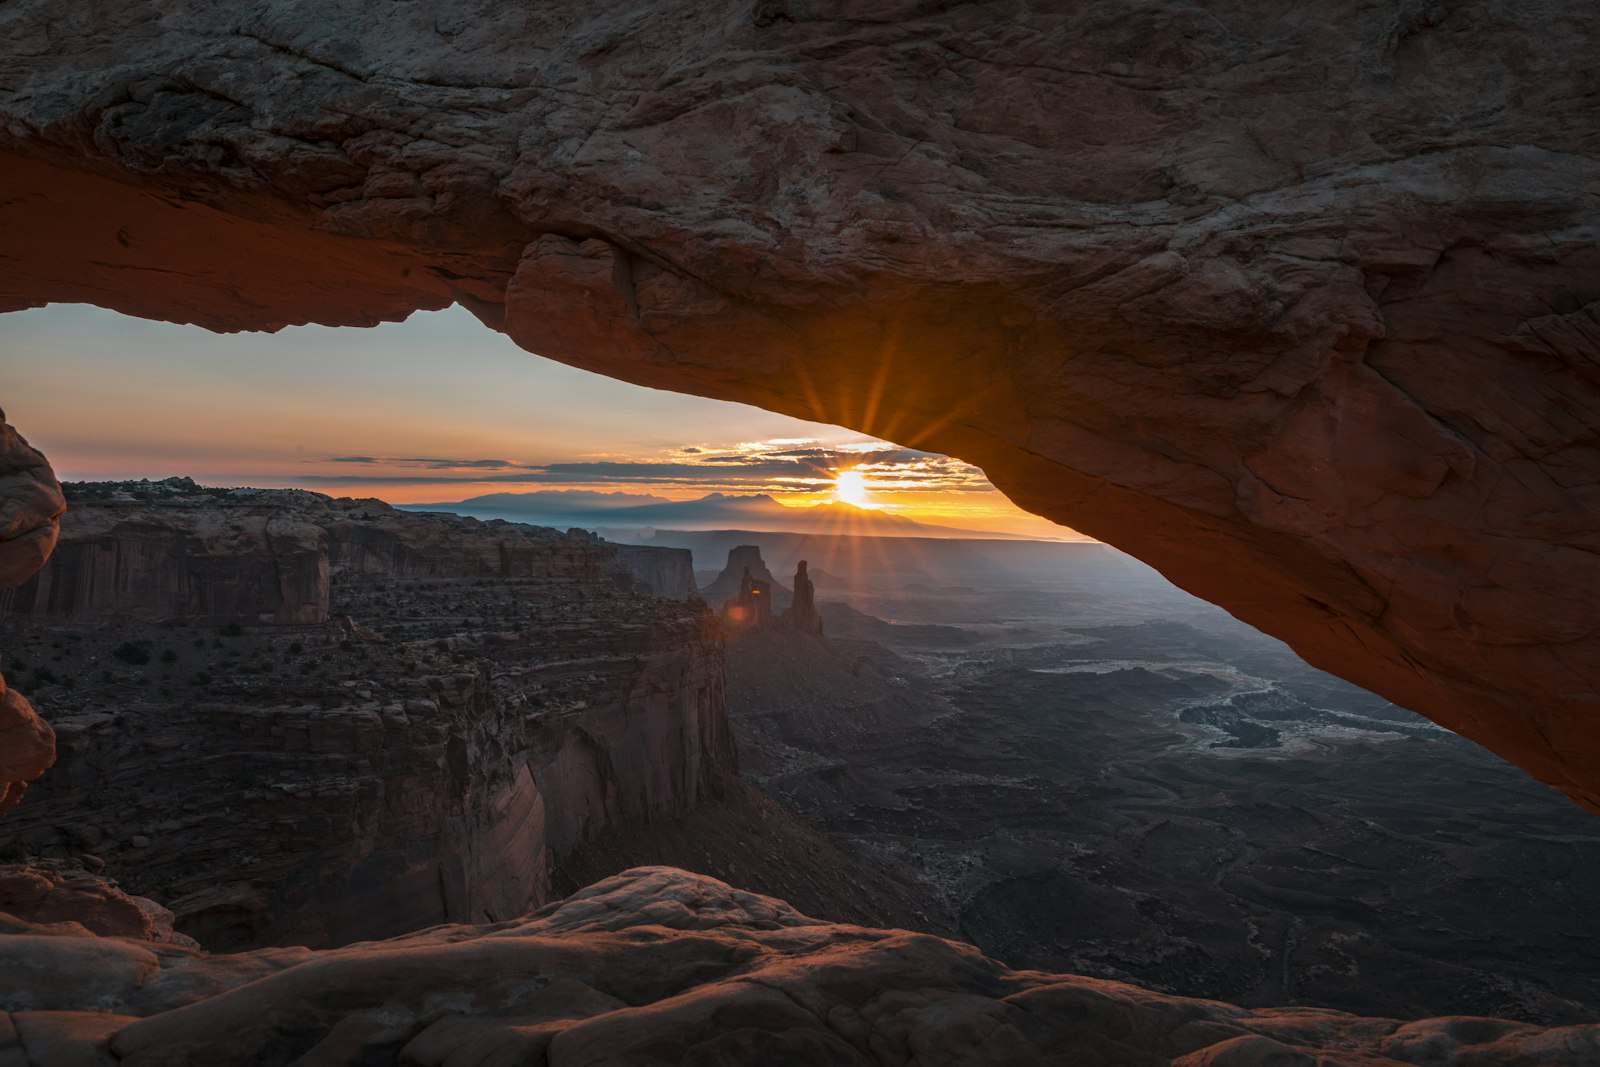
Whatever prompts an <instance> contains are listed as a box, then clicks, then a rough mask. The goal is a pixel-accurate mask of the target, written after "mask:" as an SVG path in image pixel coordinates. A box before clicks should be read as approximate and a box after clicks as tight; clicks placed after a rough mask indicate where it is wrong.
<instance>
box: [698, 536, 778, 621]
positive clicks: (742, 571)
mask: <svg viewBox="0 0 1600 1067" xmlns="http://www.w3.org/2000/svg"><path fill="white" fill-rule="evenodd" d="M746 574H748V575H749V576H750V577H751V578H752V579H753V580H755V581H758V582H765V583H766V584H768V585H770V586H771V587H772V596H773V602H772V606H773V608H774V609H777V610H781V609H782V608H784V607H786V606H788V604H789V598H790V597H792V596H793V595H794V593H793V591H792V590H790V589H788V588H787V587H786V586H784V585H783V583H781V582H779V581H778V579H777V576H776V575H774V574H773V573H772V570H771V569H770V568H769V567H768V566H767V561H766V560H764V559H762V558H761V546H760V545H736V546H734V547H733V548H730V549H728V562H727V563H726V564H724V565H723V568H722V573H720V574H718V575H717V577H716V579H715V580H714V581H712V582H711V584H710V585H708V586H706V587H705V588H704V589H702V590H701V591H700V595H701V596H703V597H704V598H705V600H706V603H708V604H720V603H722V602H723V601H725V600H732V599H734V598H736V597H737V596H738V595H739V594H740V592H742V591H743V589H744V579H745V575H746Z"/></svg>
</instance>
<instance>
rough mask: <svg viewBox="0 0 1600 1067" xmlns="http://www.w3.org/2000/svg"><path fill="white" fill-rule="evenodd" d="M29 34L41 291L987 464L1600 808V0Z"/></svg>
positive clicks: (27, 279)
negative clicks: (436, 338) (493, 347)
mask: <svg viewBox="0 0 1600 1067" xmlns="http://www.w3.org/2000/svg"><path fill="white" fill-rule="evenodd" d="M0 23H3V26H4V31H5V32H4V36H3V38H0V39H3V40H4V42H5V44H4V45H3V46H0V47H3V49H4V51H5V52H6V53H7V54H6V55H5V57H4V60H5V61H4V63H3V64H0V114H3V116H4V122H3V123H0V130H3V132H0V153H3V162H0V205H3V206H0V232H3V233H4V234H5V238H4V245H3V251H4V258H3V259H0V305H3V306H6V307H11V308H20V307H27V306H32V305H36V304H40V303H43V302H46V301H92V302H95V303H100V304H104V305H107V306H111V307H115V308H119V309H121V310H123V311H127V312H130V313H133V314H139V315H146V316H152V317H160V318H169V319H175V320H183V321H192V322H198V323H201V324H203V325H206V326H210V327H212V328H216V329H273V328H277V327H280V326H282V325H284V324H287V323H295V322H306V321H316V322H323V323H330V324H370V323H373V322H376V321H379V320H383V319H389V318H398V317H400V316H403V315H405V314H406V313H407V312H409V311H411V310H413V309H417V308H436V307H440V306H443V305H445V304H447V303H449V302H451V301H459V302H461V303H463V304H465V305H467V306H468V307H470V308H472V309H473V310H474V311H475V312H476V313H477V314H478V315H479V316H480V317H481V318H482V319H483V320H484V321H485V322H486V323H487V324H489V325H490V326H492V327H494V328H496V329H501V330H504V331H505V332H507V333H508V334H509V335H510V336H511V337H512V338H513V339H515V340H516V341H517V342H518V343H519V344H521V345H523V346H524V347H526V348H528V349H530V350H532V351H536V352H539V353H542V354H544V355H547V356H551V357H554V358H556V359H560V360H563V361H566V362H570V363H574V364H579V365H582V366H586V367H590V368H592V369H595V370H599V371H602V372H604V373H607V374H612V375H615V376H617V377H621V378H626V379H629V380H632V381H636V382H641V383H644V384H647V385H652V386H660V387H666V388H672V389H679V390H684V391H688V392H694V393H700V394H704V395H708V396H718V397H723V398H727V399H733V400H741V401H746V402H751V403H755V404H760V405H762V406H765V407H768V408H772V409H775V410H780V411H785V412H789V413H791V414H795V415H799V416H803V417H806V418H814V419H821V420H824V421H830V422H838V423H843V424H845V425H849V426H853V427H856V428H858V429H861V430H865V431H868V432H870V433H874V434H878V435H881V436H884V437H887V438H891V439H893V440H896V441H900V442H904V443H906V444H911V445H916V446H920V447H924V448H929V449H935V450H938V451H943V452H947V453H951V454H954V455H958V456H961V457H963V458H965V459H967V460H970V461H972V462H974V463H977V464H978V465H980V466H982V467H983V469H984V470H985V471H986V473H987V474H988V475H989V476H990V477H991V478H992V479H993V481H994V482H995V483H996V484H997V485H998V486H999V487H1000V488H1001V489H1002V490H1004V491H1005V492H1006V493H1007V494H1008V495H1010V496H1011V497H1012V498H1013V499H1014V500H1016V501H1017V502H1018V503H1019V504H1021V505H1023V506H1024V507H1027V508H1029V509H1032V510H1034V511H1037V512H1039V513H1040V514H1044V515H1047V516H1050V517H1052V518H1055V519H1058V520H1060V521H1062V522H1064V523H1068V524H1071V525H1072V526H1075V527H1077V528H1078V529H1081V530H1084V531H1086V532H1088V533H1090V534H1093V535H1095V536H1097V537H1100V538H1103V539H1105V540H1107V541H1109V542H1111V543H1113V544H1115V545H1117V546H1119V547H1121V548H1123V549H1126V550H1127V551H1129V552H1131V553H1133V554H1134V555H1136V556H1139V557H1140V558H1142V559H1144V560H1146V561H1148V562H1150V563H1152V564H1154V565H1155V566H1157V567H1158V568H1160V569H1161V570H1162V571H1163V572H1164V573H1165V574H1167V575H1168V576H1169V577H1171V578H1172V579H1173V580H1174V581H1176V582H1177V583H1178V584H1180V585H1182V586H1184V587H1185V588H1187V589H1189V590H1190V591H1192V592H1194V593H1196V594H1198V595H1200V596H1204V597H1206V598H1208V599H1210V600H1213V601H1215V602H1217V603H1219V604H1222V605H1224V606H1225V607H1227V608H1228V609H1229V610H1231V611H1233V612H1234V613H1235V614H1237V615H1239V616H1240V617H1241V618H1244V619H1246V620H1248V621H1250V622H1252V623H1254V624H1256V625H1257V626H1260V627H1261V628H1262V629H1264V630H1267V631H1269V632H1271V633H1273V634H1276V635H1278V636H1280V637H1282V638H1284V639H1286V640H1288V641H1289V642H1290V643H1291V644H1293V645H1294V646H1295V647H1296V649H1298V650H1299V651H1300V652H1301V653H1302V654H1303V655H1305V657H1306V658H1307V659H1309V660H1310V661H1311V662H1313V663H1314V664H1316V665H1317V666H1320V667H1323V668H1326V669H1328V670H1332V671H1335V672H1337V673H1340V674H1343V675H1344V676H1346V677H1348V678H1350V679H1352V680H1354V681H1357V682H1359V683H1361V684H1363V685H1366V686H1368V687H1370V688H1373V689H1375V690H1377V691H1379V692H1381V693H1383V694H1385V695H1387V696H1389V697H1390V698H1392V699H1394V700H1396V701H1398V702H1400V703H1402V704H1404V705H1406V706H1408V707H1411V708H1414V709H1416V710H1417V711H1420V712H1422V713H1424V714H1427V715H1429V716H1430V717H1432V718H1434V719H1435V720H1437V721H1438V722H1440V723H1442V724H1444V725H1446V726H1449V727H1451V728H1452V729H1455V730H1458V731H1460V732H1462V733H1463V734H1466V735H1467V736H1469V737H1472V738H1474V739H1476V740H1478V741H1481V742H1482V743H1484V744H1486V745H1488V746H1489V747H1491V748H1493V749H1495V750H1496V751H1498V752H1500V753H1502V754H1504V755H1506V756H1507V757H1509V758H1511V759H1513V760H1515V761H1517V762H1519V763H1520V764H1522V765H1523V766H1524V767H1526V768H1527V769H1529V770H1530V771H1532V772H1533V773H1535V774H1537V775H1538V776H1540V777H1542V778H1543V779H1545V780H1546V781H1549V782H1551V783H1552V784H1554V785H1555V786H1557V787H1558V788H1560V789H1563V790H1565V791H1566V792H1567V793H1568V794H1569V795H1571V796H1572V797H1574V798H1575V799H1577V800H1578V801H1579V802H1581V803H1584V804H1586V805H1588V806H1590V807H1591V808H1594V807H1600V769H1597V768H1600V726H1597V725H1596V724H1600V697H1597V695H1596V690H1597V688H1600V687H1597V686H1596V673H1597V669H1596V663H1597V659H1600V656H1597V638H1596V626H1597V621H1596V620H1597V619H1600V612H1597V611H1596V610H1595V609H1596V589H1597V588H1600V555H1597V549H1600V542H1597V536H1600V535H1597V532H1596V531H1597V530H1600V523H1597V522H1596V521H1595V519H1596V513H1597V510H1600V508H1597V503H1600V489H1597V487H1596V484H1595V482H1596V478H1595V472H1596V469H1597V467H1600V463H1597V457H1600V451H1597V444H1600V442H1597V440H1596V425H1597V419H1596V412H1597V410H1600V371H1597V365H1600V364H1597V356H1600V304H1597V300H1600V245H1597V242H1596V237H1597V236H1600V209H1597V207H1596V200H1595V198H1594V195H1593V191H1594V189H1595V188H1596V187H1597V184H1600V162H1597V161H1596V138H1597V133H1596V131H1597V129H1600V123H1597V122H1596V114H1597V108H1600V102H1597V100H1596V98H1595V88H1594V84H1593V79H1592V78H1590V77H1589V76H1588V74H1587V72H1588V71H1589V70H1590V69H1591V68H1592V62H1591V58H1592V57H1591V56H1590V55H1589V52H1588V49H1589V44H1588V42H1589V41H1592V40H1593V38H1594V35H1595V33H1596V32H1600V8H1596V7H1595V5H1593V4H1591V3H1587V2H1582V0H1542V2H1534V3H1522V2H1517V3H1513V2H1511V0H1479V2H1473V0H1468V2H1464V3H1458V4H1449V5H1427V4H1420V3H1419V4H1402V5H1399V6H1396V5H1395V4H1393V3H1386V2H1378V0H1367V2H1362V0H1343V2H1335V3H1333V4H1332V5H1322V6H1320V7H1319V8H1318V9H1317V11H1316V13H1315V15H1314V16H1307V15H1306V14H1305V13H1304V11H1302V10H1301V9H1299V8H1297V7H1294V6H1292V5H1289V6H1286V5H1282V4H1275V3H1267V2H1265V0H1223V2H1220V3H1212V4H1206V5H1203V6H1195V5H1179V4H1173V3H1167V2H1164V0H1150V2H1143V3H1140V2H1130V3H1123V4H1115V5H1101V6H1095V5H1089V6H1082V5H1079V6H1074V7H1070V8H1068V9H1063V10H1061V11H1043V12H1041V11H1038V10H1034V9H1029V8H1019V7H1016V6H1013V5H1006V4H1001V5H967V6H961V7H956V8H951V9H945V8H943V7H942V6H939V5H925V4H918V3H914V2H910V0H906V2H900V3H895V2H887V3H883V4H880V5H877V6H875V7H869V8H863V7H862V5H860V4H839V3H832V2H828V0H816V2H802V0H793V2H784V0H777V2H766V0H763V2H761V3H756V4H752V3H750V2H748V0H743V2H740V3H728V4H718V3H706V4H694V5H682V4H664V3H662V4H643V5H630V6H628V7H627V8H626V9H625V10H624V9H618V8H617V7H616V6H615V5H611V4H602V3H597V2H579V3H569V4H559V5H558V4H543V5H531V6H530V5H526V4H515V5H508V4H491V3H486V2H469V3H464V4H463V3H448V4H447V3H443V2H439V0H425V2H419V3H412V4H407V5H404V6H403V7H399V8H393V7H388V6H383V7H374V6H371V5H365V4H357V3H353V2H349V3H337V4H318V5H305V4H300V3H294V2H290V0H276V2H270V3H266V4H259V5H255V6H254V7H252V8H251V9H250V10H249V11H248V12H245V13H240V11H238V10H236V9H235V8H233V7H230V6H227V5H190V6H188V7H186V8H184V9H182V10H175V9H173V8H172V7H171V5H166V4H158V3H155V2H154V0H143V2H140V0H133V2H130V3H125V4H118V5H99V6H96V7H94V8H93V9H91V10H89V11H86V12H78V13H75V15H74V18H73V21H72V32H71V33H65V32H63V31H62V28H61V24H60V22H59V5H57V4H53V3H49V2H47V0H16V2H14V3H11V4H9V5H7V6H6V10H5V13H4V15H3V16H0Z"/></svg>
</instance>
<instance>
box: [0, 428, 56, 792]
mask: <svg viewBox="0 0 1600 1067" xmlns="http://www.w3.org/2000/svg"><path fill="white" fill-rule="evenodd" d="M65 507H66V502H65V500H63V499H62V496H61V486H60V484H59V483H57V482H56V476H55V472H54V471H52V470H51V469H50V464H49V463H48V462H47V461H46V460H45V458H44V456H42V455H40V454H39V453H38V452H37V451H36V450H35V449H33V448H32V447H30V446H29V444H28V442H27V441H25V440H24V439H23V437H22V435H21V434H19V433H17V431H16V430H15V429H13V428H12V427H11V424H10V423H8V422H6V417H5V413H4V412H0V591H3V590H5V589H6V587H8V586H13V585H17V584H18V583H20V582H23V581H26V580H27V579H28V578H29V577H30V576H31V575H32V574H33V573H34V572H35V571H37V570H38V569H39V568H40V567H41V566H43V565H44V562H45V560H46V559H47V558H49V556H50V551H51V549H53V548H54V547H55V544H56V536H57V534H58V532H59V530H60V524H61V513H62V511H63V510H64V509H65ZM3 595H5V594H4V592H0V596H3ZM54 761H55V733H54V732H53V731H52V730H51V729H50V725H49V724H48V723H46V722H45V721H44V720H43V719H41V718H40V717H39V716H38V714H37V713H36V712H35V711H34V710H33V705H32V704H30V703H29V702H28V698H27V697H25V696H23V695H22V694H21V693H19V692H17V691H16V690H15V689H13V688H11V687H9V686H7V685H6V680H5V676H4V675H0V815H4V814H5V813H6V812H8V811H10V810H11V809H12V808H14V807H16V806H17V805H18V804H19V803H21V801H22V794H23V793H24V792H26V791H27V788H28V783H29V782H31V781H32V780H34V779H35V778H37V777H39V775H41V774H43V773H44V772H45V771H46V770H48V769H49V767H50V764H51V763H52V762H54Z"/></svg>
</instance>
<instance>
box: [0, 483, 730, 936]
mask: <svg viewBox="0 0 1600 1067" xmlns="http://www.w3.org/2000/svg"><path fill="white" fill-rule="evenodd" d="M262 495H265V496H270V495H271V494H262ZM263 506H265V505H263V504H261V503H260V502H259V501H256V502H253V503H246V504H240V503H236V502H227V501H224V502H222V503H217V502H216V501H215V500H214V499H213V498H211V497H210V496H208V495H207V494H206V493H205V492H204V491H197V492H194V493H190V494H186V495H180V497H179V499H178V500H173V499H168V500H166V501H165V502H164V503H163V502H148V503H140V504H139V505H138V508H139V511H140V513H141V514H142V515H143V516H144V517H143V518H141V519H140V521H139V524H137V531H138V533H137V536H138V537H139V538H140V539H141V540H140V541H139V542H138V543H140V544H144V543H146V541H145V540H144V539H145V538H152V540H151V542H150V543H159V541H155V540H153V535H150V534H149V533H148V530H149V529H150V528H154V529H162V530H166V531H167V532H168V535H169V536H170V537H172V538H173V539H175V540H178V541H180V542H181V541H183V539H184V538H185V537H187V536H191V535H192V533H193V531H194V530H196V529H198V528H211V527H215V526H221V527H231V526H233V525H235V524H234V522H233V519H234V517H235V516H236V515H238V514H239V513H241V512H242V513H244V514H245V516H246V517H248V516H249V515H251V514H253V513H254V512H255V511H256V510H258V509H260V508H261V507H263ZM276 506H277V507H278V509H279V510H280V511H281V512H283V514H279V515H277V516H276V519H277V521H280V522H281V521H288V520H289V519H293V520H294V521H296V522H299V523H301V524H303V525H304V526H306V527H307V528H308V529H310V530H313V531H315V532H316V533H317V534H318V535H319V537H320V538H321V541H320V543H321V544H322V545H324V546H325V547H326V550H327V551H328V553H329V558H331V559H332V560H334V561H335V562H334V563H333V564H332V566H331V567H330V568H328V569H331V570H332V572H333V574H332V579H331V583H330V584H325V585H324V588H325V589H328V590H330V592H329V593H328V594H327V595H328V600H327V603H326V604H325V606H324V610H323V614H324V616H330V615H331V617H332V618H333V619H336V620H338V621H330V622H321V623H317V624H310V625H299V626H292V627H286V626H282V625H278V626H273V627H252V628H249V629H245V630H243V632H230V631H228V630H221V631H219V630H217V629H212V628H208V627H203V626H198V625H184V626H176V627H174V626H159V627H151V626H148V625H145V626H141V625H139V624H138V623H137V622H136V621H129V620H122V621H120V622H109V623H108V622H107V621H105V620H103V619H97V620H96V621H95V622H94V623H93V624H92V625H63V624H62V621H61V620H60V619H56V618H49V619H46V620H45V621H46V622H48V623H49V625H46V626H39V625H34V624H27V625H24V624H22V623H19V621H18V619H17V618H16V616H14V615H13V616H12V617H11V618H10V620H9V625H8V627H7V629H8V635H7V651H8V653H9V654H10V655H11V656H12V657H14V658H16V659H17V660H20V661H25V662H27V663H29V664H30V665H34V664H39V665H48V664H49V663H50V662H51V650H52V647H53V646H56V645H59V644H61V643H62V641H63V639H64V638H66V639H68V640H70V641H71V643H72V652H73V660H74V667H73V670H74V674H75V684H73V685H71V687H70V688H68V687H67V686H66V685H65V684H64V683H65V679H63V678H60V677H58V676H57V672H56V671H54V670H51V671H46V672H41V671H40V670H39V668H38V667H33V668H32V669H33V670H34V671H35V674H36V676H37V677H38V678H39V679H40V680H41V686H40V688H39V691H40V692H41V693H43V694H44V696H45V698H46V699H47V700H48V703H49V705H50V707H51V708H52V714H53V716H54V717H55V719H56V721H57V724H58V725H59V731H58V733H59V753H58V760H57V764H56V767H55V769H54V771H53V772H52V773H50V774H49V775H47V776H46V777H45V778H44V779H42V780H41V781H40V782H39V783H38V784H37V787H36V790H35V792H34V793H32V794H31V795H30V796H29V803H27V804H25V805H23V806H22V807H20V808H19V809H18V810H17V811H16V812H15V813H13V816H12V817H11V818H10V819H8V820H7V823H6V826H5V831H6V834H7V835H8V836H14V837H15V838H16V839H17V840H19V841H21V842H22V843H23V844H24V845H25V846H27V847H28V848H29V849H30V851H32V852H33V853H34V854H43V855H82V854H85V853H87V854H88V855H89V856H91V857H92V858H93V859H94V860H95V861H96V862H104V863H105V864H107V866H108V869H109V870H112V871H114V872H116V874H117V875H118V876H119V877H120V878H122V879H123V880H124V882H125V883H127V884H128V885H130V886H132V887H134V888H135V889H136V890H137V891H139V892H141V893H146V894H149V895H152V896H155V897H158V898H159V899H161V900H162V901H163V902H165V903H166V904H167V905H168V906H170V907H171V908H172V910H173V911H174V912H175V913H176V916H177V919H176V922H177V927H178V929H179V930H180V931H182V932H184V933H186V934H189V935H192V936H194V937H196V938H198V939H199V940H201V941H203V942H205V943H206V944H208V945H213V946H218V947H237V946H246V945H257V944H267V943H300V944H318V945H320V944H333V943H344V942H347V941H351V940H355V939H358V938H370V937H383V936H388V935H391V934H393V933H396V932H399V931H402V930H407V929H413V928H416V927H418V926H423V925H428V924H431V923H436V922H443V921H451V920H454V921H473V922H488V921H495V920H498V919H503V918H506V917H509V916H513V915H519V914H522V913H523V912H525V911H526V910H527V909H528V908H529V907H532V906H536V905H538V904H541V903H543V902H544V901H546V900H547V899H549V894H550V889H549V878H550V873H549V872H550V868H551V866H552V864H554V863H555V862H557V861H559V859H560V858H561V857H562V856H563V855H564V854H565V853H567V852H569V851H571V850H572V849H573V848H574V847H576V846H577V845H578V844H580V843H582V842H583V841H585V840H587V839H588V838H590V837H592V836H594V835H597V834H599V833H601V832H603V831H606V830H608V829H611V828H614V827H618V826H623V825H627V824H629V823H632V822H637V821H640V820H648V819H659V818H670V817H673V816H677V815H681V814H684V813H685V812H687V811H690V810H693V809H694V808H695V807H696V806H697V805H699V804H701V803H702V802H704V801H705V800H706V799H708V798H712V797H715V796H717V795H719V793H720V792H721V789H722V785H723V783H724V781H725V780H726V779H727V778H728V777H729V776H731V775H732V774H733V773H734V755H733V745H732V739H731V736H730V734H729V732H728V727H727V723H726V719H725V715H724V709H723V695H722V658H721V645H720V637H719V635H718V634H717V632H716V629H715V626H714V623H712V621H711V620H710V619H709V617H708V616H707V615H706V614H705V613H704V609H703V608H702V607H701V606H700V605H699V604H698V603H697V602H682V601H670V600H662V599H655V598H648V597H641V596H639V595H637V594H635V593H632V592H627V591H623V590H620V589H618V588H617V586H616V585H615V583H614V582H612V581H611V579H610V577H609V575H608V573H607V571H606V568H607V567H608V566H609V565H610V562H611V557H610V554H609V551H608V550H607V549H605V548H604V547H602V546H597V545H595V544H594V543H593V541H592V540H591V539H588V538H585V537H582V536H576V537H567V536H566V535H560V534H556V533H554V532H553V531H541V530H537V529H536V528H525V527H512V526H509V525H507V524H503V523H500V524H493V523H491V524H483V523H477V522H476V521H475V520H463V519H457V518H455V517H453V516H435V515H422V514H411V513H403V512H392V511H389V510H387V509H382V506H381V505H377V506H376V507H374V506H373V504H372V503H371V502H366V501H329V500H328V499H327V498H323V497H317V496H316V495H315V494H298V493H297V494H284V495H280V496H279V497H278V503H277V505H276ZM379 509H382V510H379ZM125 510H126V508H125V506H123V505H118V504H111V505H100V504H88V503H85V504H81V505H79V506H78V507H77V508H76V509H75V511H74V512H73V514H75V515H76V516H77V519H76V522H77V525H78V527H79V528H81V529H96V528H105V529H108V530H110V531H112V532H113V533H115V532H116V531H119V530H123V529H125V528H126V527H127V525H128V522H127V520H126V518H125V516H123V515H122V512H123V511H125ZM151 514H154V515H156V516H158V518H155V519H152V518H150V515H151ZM164 514H165V515H167V516H168V517H171V516H172V515H174V514H175V515H176V516H177V517H176V518H174V519H173V521H172V522H171V523H166V524H163V523H162V522H161V521H160V518H159V516H162V515H164ZM205 516H209V517H205ZM71 525H72V524H70V523H69V527H70V526H71ZM105 536H110V535H109V534H107V535H105ZM105 543H106V542H104V541H103V540H102V541H101V542H100V543H99V544H100V545H104V544H105ZM91 546H93V547H94V551H95V552H103V553H104V554H107V555H111V554H114V553H113V552H112V550H111V549H108V548H103V547H99V546H97V545H94V543H93V542H91ZM158 555H159V554H158ZM161 558H166V557H164V556H163V557H161ZM240 558H241V559H250V558H251V557H250V556H249V554H248V552H241V556H240ZM386 561H387V562H389V563H392V564H393V565H394V571H393V572H392V573H385V572H383V571H382V569H381V568H382V566H383V564H384V563H385V562H386ZM254 562H255V564H256V566H258V567H260V568H263V569H264V570H267V571H271V570H273V569H274V564H273V561H272V560H271V558H270V557H269V558H266V559H259V558H258V559H255V560H254ZM51 567H52V568H53V567H54V564H53V563H52V565H51ZM486 571H488V572H495V571H498V573H499V574H501V575H504V576H503V577H500V576H497V577H487V576H485V572H486ZM441 573H447V574H454V575H460V577H441V576H440V575H441ZM419 575H421V576H425V577H419ZM91 606H92V605H91ZM37 621H38V620H32V623H37Z"/></svg>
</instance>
